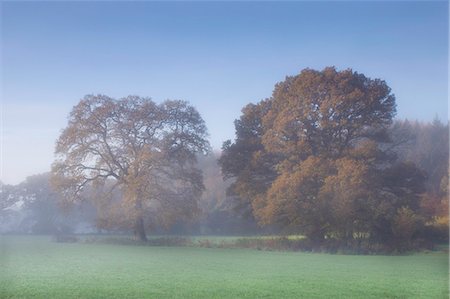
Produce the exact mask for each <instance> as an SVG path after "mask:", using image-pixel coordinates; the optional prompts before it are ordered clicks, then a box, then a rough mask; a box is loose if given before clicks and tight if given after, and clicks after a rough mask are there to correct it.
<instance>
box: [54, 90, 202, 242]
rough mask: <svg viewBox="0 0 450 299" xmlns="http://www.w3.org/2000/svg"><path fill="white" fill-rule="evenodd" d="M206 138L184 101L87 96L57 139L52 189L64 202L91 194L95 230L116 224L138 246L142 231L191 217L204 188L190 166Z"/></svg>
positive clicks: (74, 109)
mask: <svg viewBox="0 0 450 299" xmlns="http://www.w3.org/2000/svg"><path fill="white" fill-rule="evenodd" d="M206 135H207V132H206V127H205V124H204V121H203V119H202V118H201V117H200V114H199V113H198V112H197V110H195V108H194V107H192V106H190V105H189V104H188V103H187V102H184V101H172V100H167V101H165V102H163V103H161V104H159V105H158V104H156V103H154V102H153V101H151V100H150V99H148V98H140V97H136V96H129V97H126V98H122V99H119V100H115V99H112V98H109V97H107V96H104V95H98V96H86V97H85V98H84V99H82V100H81V101H80V102H79V103H78V105H76V106H75V107H74V108H73V110H72V112H71V114H70V117H69V123H68V126H67V127H66V128H65V129H64V131H63V132H62V134H61V136H60V137H59V139H58V141H57V144H56V154H57V156H58V158H57V160H56V162H55V163H54V165H53V168H52V172H53V183H54V186H55V187H56V188H57V189H58V190H59V191H60V192H61V194H62V196H63V198H64V199H65V200H66V202H73V201H74V200H78V199H80V198H82V197H83V195H85V194H83V191H85V190H86V189H87V188H93V189H94V190H96V191H97V196H96V197H95V198H93V200H94V201H95V203H96V205H97V208H98V210H99V211H100V212H101V213H103V215H101V216H102V217H101V219H100V224H101V225H103V226H106V227H108V226H110V225H112V224H111V220H112V222H116V223H114V224H117V222H118V224H119V225H120V226H125V227H132V228H134V232H135V235H136V237H137V238H139V239H140V240H145V239H146V233H145V227H146V226H151V225H152V224H155V223H158V224H163V225H165V226H170V225H171V224H173V223H174V222H175V221H176V220H179V219H186V220H187V219H191V218H193V217H195V215H196V214H197V211H198V208H197V199H198V198H199V197H200V195H201V192H202V190H203V184H202V175H201V173H200V171H199V170H198V169H197V168H196V167H195V163H196V155H197V154H198V153H204V152H206V151H208V149H209V145H208V142H207V140H206ZM117 194H119V195H120V196H119V198H117ZM115 196H116V197H115Z"/></svg>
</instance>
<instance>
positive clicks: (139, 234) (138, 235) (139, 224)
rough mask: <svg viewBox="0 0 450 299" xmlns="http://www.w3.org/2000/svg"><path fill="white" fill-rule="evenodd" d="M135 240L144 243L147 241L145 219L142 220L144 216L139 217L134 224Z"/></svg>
mask: <svg viewBox="0 0 450 299" xmlns="http://www.w3.org/2000/svg"><path fill="white" fill-rule="evenodd" d="M134 238H135V239H136V240H138V241H142V242H146V241H147V235H146V234H145V227H144V219H143V218H142V216H139V217H138V218H137V219H136V222H135V224H134Z"/></svg>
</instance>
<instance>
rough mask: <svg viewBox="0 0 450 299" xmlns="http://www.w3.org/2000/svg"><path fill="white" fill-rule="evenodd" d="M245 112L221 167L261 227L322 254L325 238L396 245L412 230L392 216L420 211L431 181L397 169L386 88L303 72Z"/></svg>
mask: <svg viewBox="0 0 450 299" xmlns="http://www.w3.org/2000/svg"><path fill="white" fill-rule="evenodd" d="M242 113H243V115H242V116H241V118H240V120H238V121H236V123H235V127H236V140H235V142H233V143H232V142H231V141H227V142H226V143H224V147H223V155H222V157H221V159H220V163H221V166H222V170H223V173H224V175H225V177H227V178H234V179H235V183H234V184H233V185H232V186H231V188H230V191H231V192H233V193H234V194H236V195H237V196H239V197H240V198H241V199H242V200H243V201H244V202H246V203H247V206H249V207H250V210H251V211H252V213H253V215H254V216H255V217H256V218H257V220H258V222H259V223H260V224H261V225H277V226H279V227H281V228H283V229H285V230H286V231H289V232H298V233H301V234H305V235H306V236H307V237H308V238H309V239H310V240H311V241H313V243H314V244H316V246H320V245H321V244H324V242H325V240H326V239H328V240H330V239H336V240H339V242H342V241H344V243H348V244H349V246H350V245H351V244H353V243H354V242H355V240H356V241H357V242H363V241H364V240H365V239H369V240H370V241H373V242H374V244H375V243H376V244H390V245H391V246H397V242H395V239H396V237H397V235H396V234H395V233H394V232H393V226H395V225H397V226H398V228H399V229H400V227H402V229H405V228H404V227H403V226H402V225H400V222H399V221H400V220H399V219H400V218H398V219H397V222H395V221H396V220H395V219H396V218H395V217H400V216H398V215H403V212H402V211H403V210H402V209H403V208H408V209H411V211H413V212H414V213H416V212H417V211H418V209H419V208H420V204H419V203H420V195H421V194H422V193H423V192H424V191H425V189H424V180H425V177H426V176H425V174H424V173H423V172H422V171H421V170H419V169H418V168H417V167H416V166H415V165H414V164H413V163H410V162H406V161H396V155H395V152H394V151H393V150H392V149H393V148H394V147H395V145H396V144H395V143H396V142H395V141H394V140H393V139H391V138H390V135H389V128H390V125H391V123H392V119H393V117H394V115H395V113H396V109H395V97H394V95H393V94H392V93H391V90H390V88H389V87H388V86H387V84H386V83H385V82H384V81H382V80H380V79H370V78H367V77H365V76H364V75H362V74H359V73H357V72H354V71H352V70H345V71H336V69H335V68H330V67H329V68H325V69H324V70H323V71H315V70H310V69H306V70H303V71H302V72H301V73H300V74H299V75H297V76H293V77H287V78H286V80H285V81H283V82H280V83H278V84H277V85H276V86H275V89H274V91H273V95H272V97H271V98H269V99H266V100H264V101H261V102H260V103H258V104H256V105H253V104H250V105H248V106H246V107H245V108H244V109H243V111H242ZM401 219H403V218H401ZM402 221H403V220H402ZM415 228H416V227H415ZM417 228H418V227H417ZM415 232H416V231H414V233H415ZM397 233H399V232H397ZM404 233H405V232H404ZM414 233H413V234H406V233H405V234H402V236H403V237H409V238H412V237H413V236H414V235H415V234H414ZM358 240H359V241H358ZM409 241H410V240H408V242H409ZM326 242H327V243H329V241H326ZM364 242H365V241H364Z"/></svg>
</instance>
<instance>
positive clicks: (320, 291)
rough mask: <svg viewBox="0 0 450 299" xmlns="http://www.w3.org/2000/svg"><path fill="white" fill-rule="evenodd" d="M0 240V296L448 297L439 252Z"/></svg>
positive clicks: (442, 255) (443, 261) (443, 256)
mask: <svg viewBox="0 0 450 299" xmlns="http://www.w3.org/2000/svg"><path fill="white" fill-rule="evenodd" d="M0 238H1V241H0V248H1V255H0V298H448V278H449V274H448V256H447V254H445V253H428V254H415V255H408V256H358V255H353V256H352V255H330V254H312V253H299V252H269V251H256V250H245V249H217V248H215V249H208V248H194V247H151V246H124V245H112V244H95V243H93V244H82V243H53V242H51V241H50V237H25V236H7V237H0Z"/></svg>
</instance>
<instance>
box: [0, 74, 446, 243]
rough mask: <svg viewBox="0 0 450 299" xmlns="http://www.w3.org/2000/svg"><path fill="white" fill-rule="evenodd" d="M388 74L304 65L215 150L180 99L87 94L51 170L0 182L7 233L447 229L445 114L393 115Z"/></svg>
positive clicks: (340, 235)
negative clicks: (422, 117) (429, 118)
mask: <svg viewBox="0 0 450 299" xmlns="http://www.w3.org/2000/svg"><path fill="white" fill-rule="evenodd" d="M395 114H396V105H395V97H394V95H393V93H392V92H391V90H390V88H389V87H388V86H387V84H386V83H385V82H384V81H382V80H379V79H370V78H367V77H365V76H364V75H362V74H359V73H357V72H353V71H352V70H345V71H341V72H339V71H336V70H335V69H334V68H326V69H324V70H323V71H314V70H309V69H307V70H304V71H302V72H301V73H300V74H299V75H297V76H292V77H287V78H286V80H285V81H283V82H280V83H278V84H277V85H276V86H275V89H274V92H273V95H272V96H271V97H270V98H268V99H265V100H263V101H260V102H259V103H256V104H248V105H247V106H245V107H244V108H243V109H242V115H241V117H240V118H239V119H238V120H236V121H235V130H236V138H235V140H230V141H226V142H225V143H224V145H223V149H222V152H221V153H213V152H211V151H210V150H209V144H208V142H207V141H206V137H207V132H206V126H205V124H204V122H203V120H202V118H201V116H200V115H199V113H198V112H197V111H196V110H195V108H193V107H192V106H190V105H189V104H188V103H186V102H183V101H165V102H163V103H162V104H156V103H154V102H153V101H151V100H150V99H148V98H139V97H127V98H123V99H119V100H115V99H112V98H109V97H106V96H87V97H85V98H84V99H83V100H82V101H80V103H79V104H78V105H77V106H75V107H74V109H73V111H72V112H71V114H70V117H69V124H68V126H67V127H66V129H65V130H64V131H63V133H62V134H61V136H60V138H59V139H58V142H57V146H56V153H57V160H56V162H55V163H54V165H53V168H52V173H51V174H42V175H36V176H32V177H29V178H27V180H26V181H25V182H23V183H21V184H19V185H16V186H10V185H2V193H1V198H2V200H1V206H0V208H1V210H0V211H1V214H0V217H1V218H0V221H1V228H2V229H1V231H2V232H27V233H29V232H33V233H55V232H62V231H67V232H69V231H72V232H81V233H86V232H91V233H96V232H111V231H114V232H129V231H133V232H134V234H135V236H136V238H138V239H141V240H145V239H146V230H150V231H151V232H153V233H167V232H170V233H177V234H181V233H189V234H199V233H203V234H255V233H263V232H271V233H279V234H288V233H289V234H291V233H294V234H303V235H305V236H307V237H308V240H310V241H311V242H312V243H313V244H315V246H327V244H329V243H331V242H332V243H333V244H335V243H336V242H337V243H339V244H340V245H342V246H348V247H358V246H388V247H392V248H400V249H402V248H410V247H413V246H422V245H426V244H430V243H432V242H439V241H447V240H448V221H449V220H448V173H449V169H448V161H449V156H448V154H449V153H448V152H449V146H448V142H449V141H448V137H449V136H448V135H449V131H448V129H449V128H448V123H446V124H443V123H442V122H440V121H439V120H434V121H433V122H431V123H425V122H418V121H414V122H411V121H407V120H394V117H395Z"/></svg>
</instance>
